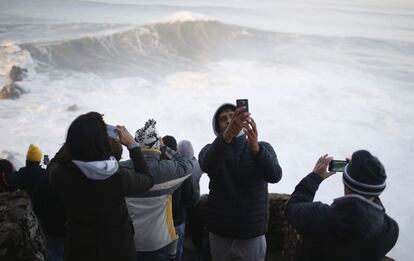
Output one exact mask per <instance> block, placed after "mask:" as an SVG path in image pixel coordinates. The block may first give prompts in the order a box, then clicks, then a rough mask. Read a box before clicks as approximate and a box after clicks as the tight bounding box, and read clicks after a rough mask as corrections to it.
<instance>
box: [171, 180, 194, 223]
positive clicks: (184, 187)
mask: <svg viewBox="0 0 414 261" xmlns="http://www.w3.org/2000/svg"><path fill="white" fill-rule="evenodd" d="M199 198H200V194H199V191H197V190H196V188H195V187H194V185H193V182H192V177H191V176H190V177H189V178H187V179H186V180H185V181H184V182H183V183H182V184H181V185H180V186H179V187H178V189H177V190H176V191H174V193H173V195H172V207H173V219H174V226H178V225H180V224H182V223H184V222H185V221H186V219H187V211H188V210H190V209H191V208H192V207H193V206H194V205H195V204H197V202H198V200H199Z"/></svg>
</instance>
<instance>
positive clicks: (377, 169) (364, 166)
mask: <svg viewBox="0 0 414 261" xmlns="http://www.w3.org/2000/svg"><path fill="white" fill-rule="evenodd" d="M386 179H387V175H386V174H385V169H384V166H383V165H382V163H381V162H380V161H379V160H378V159H377V157H374V156H372V155H371V153H369V152H368V151H366V150H358V151H356V152H354V153H353V154H352V158H351V161H350V162H349V164H348V165H347V166H346V167H345V171H344V174H343V182H344V185H345V186H347V187H348V188H349V189H350V190H352V191H353V192H355V193H356V194H360V195H363V196H369V197H372V196H379V195H380V194H381V193H382V191H384V189H385V186H386V185H385V180H386Z"/></svg>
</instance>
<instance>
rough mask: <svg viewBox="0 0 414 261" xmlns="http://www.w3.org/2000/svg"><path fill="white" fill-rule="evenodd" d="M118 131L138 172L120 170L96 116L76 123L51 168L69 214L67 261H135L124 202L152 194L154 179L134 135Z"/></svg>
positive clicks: (124, 130)
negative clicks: (147, 193)
mask: <svg viewBox="0 0 414 261" xmlns="http://www.w3.org/2000/svg"><path fill="white" fill-rule="evenodd" d="M116 130H117V132H118V134H119V140H120V142H121V143H122V144H123V145H125V146H127V148H128V150H129V153H130V158H131V160H132V162H133V164H134V169H135V171H134V172H131V171H128V170H125V169H122V168H119V165H118V161H117V160H116V159H115V158H114V157H112V156H111V146H110V143H109V137H108V133H107V126H106V124H105V122H104V121H103V119H102V115H101V114H99V113H96V112H89V113H87V114H83V115H80V116H79V117H78V118H76V119H75V120H74V121H73V122H72V124H71V125H70V127H69V130H68V133H67V137H66V142H65V144H64V146H63V147H62V149H61V150H60V151H59V152H58V153H57V154H56V156H55V158H54V159H53V160H52V161H51V163H50V165H49V167H48V173H49V174H50V179H51V184H52V186H53V187H54V188H55V189H56V191H57V192H58V194H59V195H60V197H61V199H62V201H63V204H64V206H65V208H66V212H67V235H66V246H65V247H66V248H65V260H77V261H78V260H88V261H89V260H126V261H129V260H131V261H135V259H136V257H135V254H136V251H135V247H134V241H133V240H134V228H133V225H132V222H131V220H130V218H129V215H128V211H127V208H126V205H125V200H124V197H125V196H130V195H134V194H137V193H140V192H144V191H147V190H149V189H150V188H151V187H152V186H153V178H152V176H151V175H150V173H149V170H148V167H147V165H146V163H145V160H144V158H143V155H142V153H141V150H140V148H139V146H138V145H137V144H136V143H135V141H134V139H133V138H132V136H131V134H130V133H129V132H128V131H127V130H126V128H125V127H123V126H117V127H116Z"/></svg>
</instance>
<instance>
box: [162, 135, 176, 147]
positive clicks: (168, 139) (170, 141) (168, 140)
mask: <svg viewBox="0 0 414 261" xmlns="http://www.w3.org/2000/svg"><path fill="white" fill-rule="evenodd" d="M162 142H164V145H165V146H167V147H169V148H170V149H173V150H174V151H177V140H176V139H175V138H174V137H173V136H171V135H166V136H164V137H162Z"/></svg>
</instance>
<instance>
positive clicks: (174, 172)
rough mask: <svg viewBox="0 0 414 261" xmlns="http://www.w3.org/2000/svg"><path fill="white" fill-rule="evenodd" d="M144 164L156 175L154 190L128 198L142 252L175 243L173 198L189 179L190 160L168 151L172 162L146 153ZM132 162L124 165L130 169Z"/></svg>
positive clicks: (136, 243)
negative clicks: (182, 184)
mask: <svg viewBox="0 0 414 261" xmlns="http://www.w3.org/2000/svg"><path fill="white" fill-rule="evenodd" d="M143 152H144V157H145V161H146V162H147V164H148V168H149V170H150V171H151V173H152V174H153V175H154V186H153V187H152V188H151V189H150V190H149V191H147V192H145V193H140V194H135V195H130V196H129V197H127V198H126V202H127V206H128V211H129V215H130V216H131V219H132V222H133V224H134V228H135V247H136V249H137V251H140V252H151V251H155V250H158V249H160V248H163V247H165V246H167V245H168V244H170V243H171V242H173V241H174V240H175V239H176V233H175V228H174V222H173V217H172V194H173V192H174V191H175V190H176V189H177V188H178V187H179V186H180V184H181V183H183V182H184V181H185V180H186V178H188V177H190V175H191V171H192V164H191V161H190V160H189V159H187V158H186V157H184V156H181V155H179V154H178V153H177V152H175V151H174V150H172V149H170V148H168V147H166V155H168V156H169V157H170V158H171V160H161V159H160V155H161V152H160V151H159V150H154V149H143ZM130 164H131V162H130V161H125V162H121V165H122V166H124V167H126V168H128V167H130V166H131V165H130Z"/></svg>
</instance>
